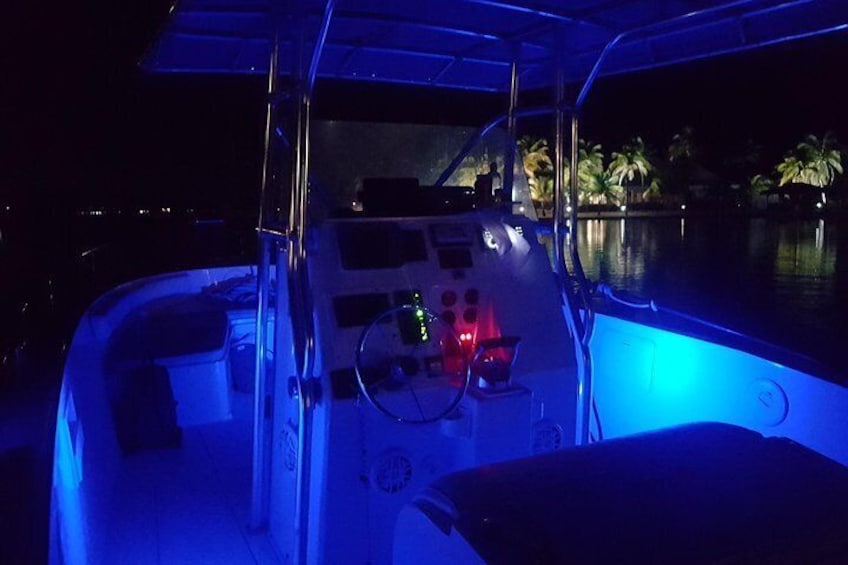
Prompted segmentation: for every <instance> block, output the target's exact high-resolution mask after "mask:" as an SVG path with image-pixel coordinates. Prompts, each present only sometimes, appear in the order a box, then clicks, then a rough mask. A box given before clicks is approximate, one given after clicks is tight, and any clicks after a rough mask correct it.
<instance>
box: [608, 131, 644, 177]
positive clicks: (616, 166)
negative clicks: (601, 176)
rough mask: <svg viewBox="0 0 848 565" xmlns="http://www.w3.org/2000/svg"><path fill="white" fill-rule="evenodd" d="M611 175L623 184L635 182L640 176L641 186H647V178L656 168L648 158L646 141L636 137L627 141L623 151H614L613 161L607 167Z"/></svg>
mask: <svg viewBox="0 0 848 565" xmlns="http://www.w3.org/2000/svg"><path fill="white" fill-rule="evenodd" d="M607 170H608V171H609V173H610V176H612V177H615V178H616V179H617V180H618V184H620V185H623V184H624V181H625V180H626V181H628V182H633V181H634V180H636V178H637V177H638V178H639V186H645V179H647V178H648V175H650V174H651V172H652V171H653V170H654V166H653V165H652V164H651V162H650V161H649V160H648V156H647V151H646V149H645V142H644V141H642V138H641V137H639V136H636V137H634V138H633V139H632V140H631V142H630V143H625V144H624V145H623V146H622V148H621V152H617V151H613V153H612V161H611V162H610V164H609V168H608V169H607Z"/></svg>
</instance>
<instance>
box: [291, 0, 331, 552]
mask: <svg viewBox="0 0 848 565" xmlns="http://www.w3.org/2000/svg"><path fill="white" fill-rule="evenodd" d="M334 7H335V0H327V2H326V4H325V5H324V12H323V17H322V19H321V27H320V29H319V31H318V35H317V37H316V39H315V45H314V46H313V49H312V57H311V60H310V64H309V67H308V70H307V72H306V76H303V74H302V73H298V79H299V80H298V86H297V98H296V104H297V119H296V124H295V125H296V128H297V135H296V137H295V145H294V159H293V163H294V166H293V171H292V206H291V209H290V213H289V242H288V253H289V258H288V259H289V260H288V286H289V293H290V299H291V300H290V303H291V308H292V312H291V315H292V335H293V337H294V343H295V348H296V349H295V359H296V361H295V363H296V368H297V375H296V378H295V383H296V387H297V392H296V394H297V401H298V423H297V435H298V465H297V471H296V472H297V477H296V481H297V483H296V493H295V521H294V528H295V535H294V547H293V548H292V549H293V550H292V562H293V563H297V564H303V563H306V562H307V560H308V557H309V508H310V498H311V479H312V432H313V419H314V408H315V403H316V402H317V397H316V390H317V387H316V386H315V378H314V376H313V370H314V362H315V328H314V321H313V311H312V294H311V291H310V285H309V270H308V265H307V246H306V237H307V227H308V222H309V210H308V206H309V150H310V146H309V126H310V119H311V116H310V109H311V97H312V89H313V86H314V85H315V79H316V75H317V72H318V66H319V63H320V59H321V53H322V52H323V49H324V43H325V41H326V38H327V32H328V29H329V25H330V20H331V19H332V16H333V10H334ZM299 60H300V59H299Z"/></svg>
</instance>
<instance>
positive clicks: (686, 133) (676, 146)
mask: <svg viewBox="0 0 848 565" xmlns="http://www.w3.org/2000/svg"><path fill="white" fill-rule="evenodd" d="M694 137H695V130H694V129H692V126H684V127H683V129H682V130H681V131H680V133H676V134H674V137H672V138H671V145H669V146H668V160H669V161H671V162H672V163H674V162H676V161H685V160H688V159H692V158H693V157H695V154H696V150H695V142H694Z"/></svg>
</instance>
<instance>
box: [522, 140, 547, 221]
mask: <svg viewBox="0 0 848 565" xmlns="http://www.w3.org/2000/svg"><path fill="white" fill-rule="evenodd" d="M518 149H519V151H520V152H521V160H522V163H523V165H524V173H525V174H526V175H527V184H528V186H529V188H530V199H531V200H532V201H533V202H535V203H537V204H538V205H539V206H541V207H542V208H546V207H549V206H550V205H551V203H552V202H553V195H554V181H553V171H554V166H553V163H552V162H551V157H550V155H549V154H548V141H547V140H546V139H545V138H543V137H532V136H529V135H525V136H523V137H521V138H520V139H519V140H518ZM537 207H538V206H537Z"/></svg>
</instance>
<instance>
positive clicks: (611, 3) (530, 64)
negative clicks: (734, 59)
mask: <svg viewBox="0 0 848 565" xmlns="http://www.w3.org/2000/svg"><path fill="white" fill-rule="evenodd" d="M333 4H334V5H333ZM331 6H332V7H333V8H334V9H333V10H332V13H331V17H330V19H329V27H328V28H327V34H326V42H325V44H324V49H323V53H322V56H321V58H320V62H319V64H318V66H317V76H318V77H319V78H335V79H353V80H366V81H374V82H390V83H408V84H415V85H427V86H440V87H450V88H462V89H470V90H489V91H507V90H508V89H509V77H510V72H509V70H510V65H511V63H512V61H513V60H517V62H518V69H519V73H520V80H521V84H522V87H523V88H537V87H543V86H546V85H548V84H550V82H551V80H552V77H553V73H552V71H551V69H552V68H553V67H552V65H553V64H554V62H557V63H558V64H559V65H561V66H562V68H563V71H564V73H565V77H566V80H568V81H579V80H582V79H584V78H585V77H587V76H588V75H589V74H590V72H591V70H592V67H593V65H594V64H595V62H596V61H597V59H598V57H599V55H600V54H601V53H602V52H603V51H604V48H605V46H607V45H608V44H609V43H610V42H611V41H613V40H615V39H616V38H618V40H617V41H616V45H615V47H614V48H613V49H611V50H610V51H609V54H608V57H607V58H606V60H605V61H604V64H603V66H602V67H601V74H614V73H624V72H629V71H635V70H640V69H647V68H652V67H658V66H663V65H669V64H673V63H677V62H682V61H687V60H693V59H700V58H708V57H713V56H716V55H721V54H724V53H732V52H736V51H741V50H745V49H750V48H754V47H759V46H763V45H769V44H774V43H779V42H782V41H787V40H792V39H797V38H802V37H809V36H813V35H818V34H822V33H828V32H834V31H838V30H845V29H848V2H846V1H845V0H735V1H731V0H568V1H564V0H560V1H557V0H337V1H335V2H331ZM325 8H326V2H323V1H318V0H300V1H297V0H180V1H179V2H177V4H176V5H175V7H174V9H173V10H172V12H171V15H170V18H169V20H168V21H167V22H166V23H165V25H164V26H163V28H162V30H161V33H160V35H159V36H158V37H157V39H156V41H155V42H154V43H153V45H152V46H151V48H150V49H149V51H148V53H147V55H146V57H145V60H144V62H143V65H144V67H145V68H147V69H149V70H152V71H157V72H179V73H267V71H268V65H269V59H270V51H271V45H272V43H273V38H274V37H275V35H276V36H277V37H279V38H280V41H281V51H280V52H281V56H280V66H281V71H282V72H283V73H291V72H292V70H293V69H294V68H296V65H297V63H296V61H298V60H307V61H308V59H309V57H308V55H307V56H306V57H300V58H299V59H298V57H294V56H291V55H292V53H293V52H294V51H295V46H296V45H297V44H298V42H297V40H296V39H295V38H296V37H297V34H296V33H295V32H296V31H301V30H306V34H305V36H306V40H305V45H306V51H307V52H311V49H312V47H313V46H314V45H315V44H316V42H317V40H316V38H317V37H319V30H320V28H321V22H322V18H323V16H324V14H325V12H327V10H325Z"/></svg>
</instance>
